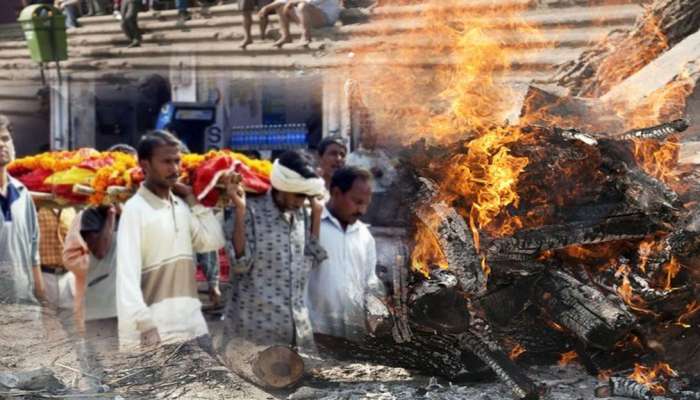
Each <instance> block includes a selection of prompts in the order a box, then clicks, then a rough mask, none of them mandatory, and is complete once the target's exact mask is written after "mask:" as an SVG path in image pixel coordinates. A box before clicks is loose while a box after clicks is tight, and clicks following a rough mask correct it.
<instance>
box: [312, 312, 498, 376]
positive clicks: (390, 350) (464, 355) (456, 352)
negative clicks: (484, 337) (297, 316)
mask: <svg viewBox="0 0 700 400" xmlns="http://www.w3.org/2000/svg"><path fill="white" fill-rule="evenodd" d="M411 329H412V331H413V332H414V335H413V337H412V339H411V341H409V342H404V343H396V342H395V341H394V340H393V338H392V337H391V336H383V337H366V338H364V339H363V340H361V341H350V340H347V339H343V338H339V337H335V336H328V335H322V334H318V333H317V334H315V335H314V339H315V340H316V344H317V346H318V348H319V351H321V353H322V354H323V353H325V354H330V355H332V356H333V357H335V358H337V359H339V360H356V361H357V360H359V361H365V362H371V363H375V364H381V365H387V366H392V367H401V368H406V369H411V370H416V369H418V370H420V371H421V372H423V373H426V374H429V375H432V376H442V377H445V378H447V379H450V380H453V381H464V380H469V379H475V378H480V377H483V376H485V375H490V374H491V373H490V372H489V368H488V367H487V366H486V365H485V364H484V363H483V362H481V361H480V360H479V358H477V357H476V356H474V354H472V353H470V352H468V351H463V350H462V349H461V348H460V346H459V339H458V338H457V337H456V336H455V335H446V334H440V333H436V332H424V331H421V330H419V329H417V327H416V326H413V325H412V326H411Z"/></svg>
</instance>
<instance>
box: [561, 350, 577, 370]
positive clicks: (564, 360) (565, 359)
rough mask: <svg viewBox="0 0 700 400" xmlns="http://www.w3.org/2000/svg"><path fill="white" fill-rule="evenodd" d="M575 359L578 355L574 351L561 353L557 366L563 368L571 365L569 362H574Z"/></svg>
mask: <svg viewBox="0 0 700 400" xmlns="http://www.w3.org/2000/svg"><path fill="white" fill-rule="evenodd" d="M577 358H578V354H577V353H576V352H575V351H568V352H566V353H563V354H562V355H561V357H560V358H559V366H560V367H565V366H567V365H569V364H571V362H572V361H574V360H576V359H577Z"/></svg>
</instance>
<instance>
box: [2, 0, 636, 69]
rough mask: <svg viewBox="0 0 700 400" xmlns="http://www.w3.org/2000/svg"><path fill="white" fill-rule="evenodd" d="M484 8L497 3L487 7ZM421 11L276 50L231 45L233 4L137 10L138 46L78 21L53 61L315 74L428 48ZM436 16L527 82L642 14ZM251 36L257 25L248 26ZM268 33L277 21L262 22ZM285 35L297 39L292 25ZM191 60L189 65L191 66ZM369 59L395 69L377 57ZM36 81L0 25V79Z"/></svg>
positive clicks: (107, 26) (520, 3)
mask: <svg viewBox="0 0 700 400" xmlns="http://www.w3.org/2000/svg"><path fill="white" fill-rule="evenodd" d="M494 4H495V5H497V6H498V7H496V8H494ZM425 7H426V6H422V5H411V6H386V7H380V8H377V9H375V11H374V13H373V14H372V16H371V18H370V20H369V22H366V23H359V24H351V25H344V26H342V25H341V24H340V23H338V24H337V25H336V26H335V27H332V28H326V29H322V30H318V31H317V32H316V40H315V41H314V42H313V43H312V45H311V46H310V48H302V47H299V46H298V45H295V44H291V45H288V46H287V47H285V48H283V49H281V50H280V49H277V48H274V47H273V46H272V43H271V41H266V42H261V41H260V40H259V39H260V38H259V37H258V36H255V39H256V43H254V44H253V45H251V46H249V47H248V49H247V50H241V49H239V48H238V42H239V41H240V40H241V39H242V15H241V13H240V12H239V11H238V10H237V8H236V6H235V5H223V6H215V7H212V8H209V9H199V8H193V9H191V10H190V11H191V12H192V14H193V15H194V18H193V19H192V20H191V21H187V22H186V23H184V24H180V23H178V20H177V13H176V11H174V10H170V11H161V12H157V13H142V14H141V15H140V18H139V21H140V26H141V28H142V30H143V31H144V43H143V45H142V47H140V48H134V49H127V48H126V44H127V39H126V37H125V36H124V35H123V33H122V32H121V29H120V23H119V21H118V20H116V19H115V18H113V17H112V16H99V17H84V18H81V20H80V22H81V24H82V27H81V28H78V29H69V31H68V33H69V55H70V59H69V60H68V61H65V62H63V63H62V67H63V69H64V70H65V71H66V73H67V74H70V75H71V79H78V80H79V79H96V78H98V79H99V77H100V76H103V75H105V74H114V73H125V72H135V71H167V70H168V69H170V68H172V67H173V66H178V65H181V64H182V63H184V64H191V63H193V62H194V63H195V64H196V65H197V69H198V70H201V71H240V72H241V73H252V74H254V73H256V72H259V71H268V72H269V71H273V72H274V71H277V72H285V71H287V72H289V71H292V72H293V71H299V70H323V69H328V68H336V67H339V66H345V65H348V64H349V63H351V62H353V60H352V58H351V57H348V55H349V54H350V53H351V52H353V51H356V50H357V49H358V48H362V49H363V50H367V51H369V52H371V51H372V49H379V46H382V45H386V44H394V43H396V44H397V45H399V44H400V45H401V46H406V45H407V44H408V45H410V46H412V47H416V48H419V49H420V48H421V46H425V47H430V46H436V45H439V44H440V43H436V40H434V39H431V40H426V37H425V36H424V35H421V30H422V29H423V28H424V27H425V25H426V23H427V21H426V20H425V18H422V17H421V16H422V15H424V13H425V12H426V9H425ZM503 9H509V10H514V9H517V10H522V11H521V14H520V15H521V17H522V18H520V19H519V20H518V22H516V24H527V25H528V26H530V27H531V28H534V30H536V31H537V34H532V35H528V34H522V33H518V34H513V30H512V27H513V21H511V20H509V19H507V18H505V17H503V11H502V10H503ZM432 11H433V12H436V13H440V12H443V13H452V14H461V15H467V16H469V15H473V16H474V17H476V16H479V17H482V18H483V17H488V26H487V27H486V31H487V33H488V35H489V36H490V37H492V38H495V39H497V40H499V41H501V42H502V43H503V45H504V46H505V47H507V48H512V50H513V54H514V57H513V60H512V62H513V63H512V65H511V68H510V70H509V71H508V72H504V76H503V77H502V78H503V79H504V80H506V81H513V82H528V81H530V80H531V79H533V78H534V79H536V78H542V77H545V76H547V75H548V74H550V73H551V72H552V70H553V68H554V67H555V66H556V65H557V64H560V63H562V62H565V61H567V60H571V59H573V58H575V57H576V56H578V55H579V54H580V53H581V51H583V49H585V48H586V46H588V45H589V44H590V43H591V42H593V41H596V40H598V39H600V38H602V37H604V36H605V35H606V34H607V33H608V32H610V31H611V30H613V29H624V28H627V27H629V26H630V25H631V24H632V23H633V22H634V20H635V18H636V17H637V16H638V15H639V14H640V13H641V12H642V8H641V7H640V6H639V5H637V4H633V3H629V2H624V1H623V2H621V3H620V2H617V3H614V4H609V5H590V6H565V5H564V6H561V7H547V8H543V7H540V6H538V5H537V4H536V3H533V2H532V1H531V0H490V1H483V0H479V1H473V0H472V1H466V0H465V1H464V3H463V7H462V9H461V10H454V9H448V8H446V7H444V9H440V7H433V10H432ZM253 29H254V33H256V32H257V26H254V27H253ZM270 33H271V35H272V36H275V35H277V34H278V24H277V21H275V19H274V17H273V18H271V29H270ZM292 33H293V35H294V36H295V38H298V37H299V34H300V30H299V28H298V26H293V29H292ZM193 60H194V61H193ZM373 62H378V63H400V62H401V60H394V59H387V57H385V56H384V55H383V54H381V53H379V52H378V53H377V54H376V57H373ZM450 62H454V61H453V60H451V59H450V57H449V56H448V57H432V58H431V57H426V59H425V60H421V66H425V67H431V66H434V65H439V64H444V63H450ZM38 79H39V73H38V69H37V66H36V64H35V63H34V62H32V61H31V59H30V58H29V53H28V51H27V49H26V44H25V42H24V40H23V38H22V34H21V31H20V29H19V25H17V24H9V25H0V82H1V81H2V80H13V81H17V80H33V81H36V80H38Z"/></svg>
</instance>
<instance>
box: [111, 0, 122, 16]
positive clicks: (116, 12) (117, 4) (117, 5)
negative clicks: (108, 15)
mask: <svg viewBox="0 0 700 400" xmlns="http://www.w3.org/2000/svg"><path fill="white" fill-rule="evenodd" d="M121 9H122V1H121V0H114V3H112V10H113V11H112V16H114V18H116V19H117V20H121V19H122V14H121Z"/></svg>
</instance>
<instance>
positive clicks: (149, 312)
mask: <svg viewBox="0 0 700 400" xmlns="http://www.w3.org/2000/svg"><path fill="white" fill-rule="evenodd" d="M180 151H181V143H180V141H179V140H178V139H177V138H175V136H173V135H172V134H170V133H168V132H165V131H155V132H151V133H149V134H147V135H146V136H144V137H143V138H142V139H141V142H140V143H139V145H138V149H137V152H138V159H139V165H140V166H141V168H142V169H143V172H144V175H145V181H144V182H143V184H141V187H140V188H139V190H138V192H137V193H136V194H135V195H134V196H133V197H132V198H131V199H129V201H127V202H126V204H125V205H124V210H123V211H122V214H121V220H120V221H119V229H118V231H117V290H116V293H117V318H118V322H119V347H120V349H122V350H131V349H133V348H134V347H136V346H138V345H139V344H140V345H141V346H142V347H148V346H153V345H157V344H159V343H173V342H186V341H190V340H192V339H200V343H202V344H208V343H207V341H208V338H209V336H208V333H209V331H208V329H207V324H206V322H205V320H204V316H203V315H202V311H201V307H202V305H201V303H200V301H199V298H198V294H197V282H196V281H195V263H194V257H193V254H194V253H204V252H209V251H216V250H218V249H220V248H222V247H223V246H224V234H223V230H222V229H221V225H220V224H219V222H218V221H217V219H216V217H215V216H214V214H213V213H212V211H211V210H210V209H208V208H205V207H204V206H202V205H200V204H197V200H196V198H195V196H194V194H193V192H192V188H190V187H189V186H186V185H183V184H182V183H179V182H178V176H179V172H180ZM201 339H205V340H204V341H202V340H201Z"/></svg>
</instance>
